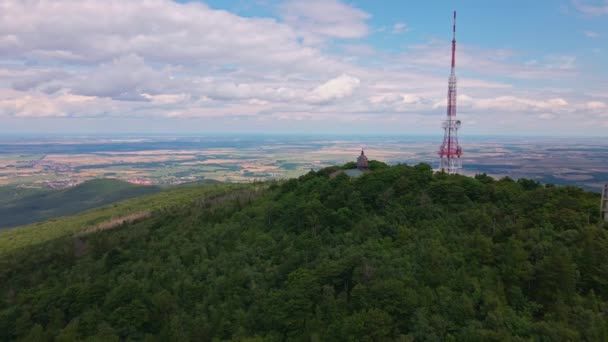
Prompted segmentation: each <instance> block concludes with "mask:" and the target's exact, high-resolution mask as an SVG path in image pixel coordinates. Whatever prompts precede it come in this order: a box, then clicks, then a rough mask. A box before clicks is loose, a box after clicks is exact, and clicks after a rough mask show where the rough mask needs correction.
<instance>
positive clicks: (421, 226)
mask: <svg viewBox="0 0 608 342" xmlns="http://www.w3.org/2000/svg"><path fill="white" fill-rule="evenodd" d="M372 165H373V168H372V167H371V166H372ZM345 168H346V169H347V168H348V167H342V168H338V167H331V168H326V169H322V170H319V171H317V172H310V173H308V174H306V175H303V176H301V177H299V178H297V179H290V180H286V181H281V182H266V183H256V184H238V185H237V184H217V185H206V186H190V187H185V188H179V189H173V190H170V191H165V192H160V193H157V194H152V195H146V196H143V197H138V198H133V199H129V200H126V201H122V202H119V203H116V204H115V205H112V206H106V207H104V208H99V209H93V210H89V211H87V212H85V213H82V214H79V215H75V216H72V217H63V218H58V219H55V220H51V221H47V222H44V223H41V224H36V225H30V226H26V227H19V228H15V229H13V230H9V231H5V232H0V340H7V341H8V340H30V341H45V340H58V341H73V340H91V341H128V340H146V341H214V340H215V341H277V342H278V341H607V340H608V318H607V315H608V272H606V265H608V225H607V224H605V223H603V222H600V221H599V217H598V207H599V206H598V203H599V195H598V194H596V193H591V192H585V191H583V190H581V189H579V188H575V187H555V186H550V185H542V184H539V183H538V182H535V181H531V180H526V179H520V180H518V181H514V180H512V179H509V178H503V179H500V180H495V179H493V178H491V177H488V176H486V175H478V176H476V177H466V176H462V175H447V174H445V173H434V172H433V171H432V169H431V167H430V166H429V165H426V164H419V165H415V166H406V165H396V166H387V165H385V164H382V163H374V164H372V163H371V162H370V168H371V171H370V172H367V173H365V174H363V175H361V176H360V177H357V178H352V177H349V176H347V175H346V174H344V173H338V174H335V173H336V171H337V170H339V169H345ZM330 175H335V176H332V177H330ZM137 213H139V214H137ZM134 214H135V215H134ZM129 215H131V216H129ZM17 244H18V247H15V245H17Z"/></svg>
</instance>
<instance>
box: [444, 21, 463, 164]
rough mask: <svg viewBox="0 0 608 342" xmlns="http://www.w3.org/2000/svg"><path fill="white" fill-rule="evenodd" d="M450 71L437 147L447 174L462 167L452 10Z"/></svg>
mask: <svg viewBox="0 0 608 342" xmlns="http://www.w3.org/2000/svg"><path fill="white" fill-rule="evenodd" d="M452 34H453V36H452V71H451V73H450V80H449V83H448V110H447V119H446V120H445V121H444V122H443V124H442V127H443V130H444V131H445V133H444V135H443V144H441V148H440V149H439V157H440V158H441V165H440V168H441V171H445V172H447V173H449V174H454V173H458V170H459V169H461V168H462V162H461V160H460V156H462V148H460V144H458V129H459V128H460V120H456V73H455V71H454V69H455V68H456V11H454V26H452Z"/></svg>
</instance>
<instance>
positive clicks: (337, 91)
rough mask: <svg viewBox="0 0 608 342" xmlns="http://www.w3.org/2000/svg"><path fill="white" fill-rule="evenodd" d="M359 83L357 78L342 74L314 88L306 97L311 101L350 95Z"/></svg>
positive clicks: (326, 100)
mask: <svg viewBox="0 0 608 342" xmlns="http://www.w3.org/2000/svg"><path fill="white" fill-rule="evenodd" d="M360 83H361V81H360V80H359V79H358V78H356V77H352V76H349V75H346V74H342V75H340V76H338V77H336V78H333V79H331V80H329V81H327V82H325V83H323V84H322V85H320V86H318V87H317V88H315V89H314V90H313V91H312V93H311V94H310V96H309V97H308V99H309V101H311V102H313V103H324V102H329V101H333V100H338V99H342V98H345V97H348V96H351V95H352V94H353V92H354V91H355V89H357V87H359V84H360Z"/></svg>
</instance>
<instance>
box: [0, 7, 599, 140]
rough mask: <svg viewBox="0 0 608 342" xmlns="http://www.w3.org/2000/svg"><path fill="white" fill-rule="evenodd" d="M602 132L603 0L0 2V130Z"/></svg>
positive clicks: (107, 131) (357, 132)
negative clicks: (450, 117)
mask: <svg viewBox="0 0 608 342" xmlns="http://www.w3.org/2000/svg"><path fill="white" fill-rule="evenodd" d="M454 9H455V10H457V11H458V23H457V42H458V48H457V61H456V63H457V66H456V70H457V71H456V72H457V76H458V81H459V84H458V91H459V94H458V96H459V97H458V117H459V119H461V120H462V121H463V129H462V133H461V134H462V136H463V137H466V136H467V135H471V136H475V135H484V134H501V135H543V136H560V135H571V136H585V135H593V136H602V135H604V136H605V131H606V129H608V90H607V89H608V81H607V80H608V71H607V70H606V68H605V66H604V63H605V61H606V60H608V55H607V54H608V52H607V49H606V47H607V46H608V20H607V19H608V1H606V0H600V1H591V0H588V1H585V0H561V1H534V2H529V1H511V2H507V3H499V2H486V3H480V2H475V1H453V2H450V3H449V4H446V3H443V2H442V3H439V2H435V3H432V4H428V3H427V4H406V3H405V2H402V1H387V2H382V4H378V3H377V2H373V1H362V0H359V1H338V0H324V1H321V0H313V1H272V0H260V1H255V2H243V1H238V0H235V1H215V0H214V1H205V2H199V1H186V2H183V1H177V2H176V1H170V0H151V1H141V2H124V1H117V0H113V1H104V2H94V1H78V2H73V1H53V2H50V1H40V2H35V1H4V2H3V3H2V4H0V10H1V13H2V15H1V16H0V74H1V76H0V80H1V81H0V120H2V125H1V126H0V133H2V134H20V133H44V134H48V133H58V134H69V133H71V134H79V133H83V134H85V133H93V132H96V133H101V134H114V133H116V134H120V133H140V134H157V133H166V134H196V133H210V132H234V133H247V134H259V133H272V134H277V133H287V134H302V133H307V134H309V133H320V134H334V133H335V134H437V135H438V136H440V135H441V133H442V132H441V130H440V122H441V120H442V119H443V117H444V115H445V95H446V91H447V78H448V74H449V58H450V40H451V25H452V22H451V16H452V10H454Z"/></svg>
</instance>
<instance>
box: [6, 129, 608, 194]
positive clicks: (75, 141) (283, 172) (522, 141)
mask: <svg viewBox="0 0 608 342" xmlns="http://www.w3.org/2000/svg"><path fill="white" fill-rule="evenodd" d="M440 139H441V137H431V136H379V137H374V136H363V137H346V136H339V137H329V136H316V137H305V136H247V137H232V136H225V137H217V136H215V137H179V138H167V137H160V138H145V139H144V138H128V137H125V138H121V139H109V138H99V137H97V138H69V139H68V138H56V139H50V140H49V139H46V140H37V139H35V138H32V140H31V141H26V142H24V141H23V140H20V141H18V142H10V141H3V142H2V143H0V186H7V185H10V186H18V187H34V188H44V187H50V188H66V187H71V186H74V185H77V184H79V183H81V182H83V181H85V180H89V179H95V178H117V179H120V180H124V181H128V182H132V183H136V184H144V185H175V184H182V183H189V182H197V181H201V180H207V181H219V182H231V183H241V182H251V181H254V180H270V179H285V178H292V177H297V176H299V175H302V174H304V173H306V172H308V171H310V170H311V169H313V170H318V169H320V168H323V167H326V166H330V165H337V164H343V163H345V162H349V161H354V160H355V158H356V157H357V156H358V154H359V153H360V150H361V148H364V149H365V153H366V155H367V156H368V157H369V158H370V159H376V160H380V161H383V162H386V163H388V164H398V163H406V164H416V163H419V162H425V163H429V164H430V165H431V166H433V167H437V164H438V157H437V153H436V151H437V149H438V145H439V141H440ZM461 144H462V146H463V149H464V152H465V154H464V156H463V165H464V169H463V173H464V174H469V175H474V174H477V173H487V174H489V175H492V176H495V177H504V176H508V177H511V178H520V177H526V178H532V179H536V180H539V181H541V182H547V183H555V184H570V185H578V186H581V187H584V188H586V189H590V190H593V189H597V188H599V186H600V185H601V184H602V183H605V182H607V181H608V166H607V165H606V163H605V161H606V160H608V145H607V144H606V143H605V142H603V141H602V140H600V139H591V138H589V139H581V138H576V139H574V138H572V139H568V138H521V137H517V138H507V137H503V138H495V137H493V138H485V137H472V138H470V137H469V138H468V139H462V140H461Z"/></svg>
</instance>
